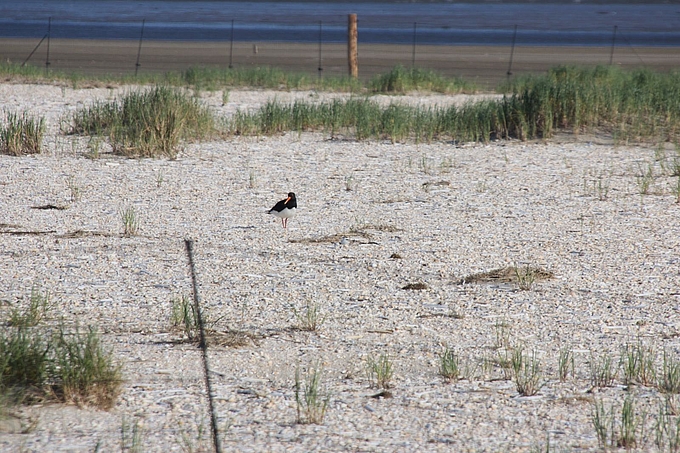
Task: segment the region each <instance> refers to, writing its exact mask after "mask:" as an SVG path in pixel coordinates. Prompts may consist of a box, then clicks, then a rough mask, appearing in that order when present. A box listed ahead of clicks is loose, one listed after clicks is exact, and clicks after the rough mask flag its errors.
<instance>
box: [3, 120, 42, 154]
mask: <svg viewBox="0 0 680 453" xmlns="http://www.w3.org/2000/svg"><path fill="white" fill-rule="evenodd" d="M44 134H45V118H43V117H39V118H34V117H32V116H31V115H29V114H28V112H23V113H20V114H19V113H14V112H6V113H5V121H4V124H2V125H0V153H1V154H9V155H10V156H21V155H24V154H39V153H40V152H41V151H42V141H43V136H44Z"/></svg>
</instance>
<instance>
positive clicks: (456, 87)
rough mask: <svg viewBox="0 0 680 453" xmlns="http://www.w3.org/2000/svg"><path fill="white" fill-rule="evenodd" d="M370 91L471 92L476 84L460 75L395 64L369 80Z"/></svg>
mask: <svg viewBox="0 0 680 453" xmlns="http://www.w3.org/2000/svg"><path fill="white" fill-rule="evenodd" d="M368 87H369V89H370V91H373V92H375V93H400V94H403V93H408V92H411V91H430V92H436V93H448V94H455V93H463V92H466V93H470V92H474V91H475V89H476V87H475V86H474V84H472V83H470V82H467V81H465V80H463V79H461V78H459V77H445V76H443V75H441V74H439V73H437V72H435V71H432V70H430V69H423V68H418V67H412V68H405V67H403V66H401V65H399V66H395V67H394V68H392V69H391V70H390V71H388V72H386V73H384V74H378V75H376V76H375V77H373V78H372V79H371V80H370V81H369V82H368Z"/></svg>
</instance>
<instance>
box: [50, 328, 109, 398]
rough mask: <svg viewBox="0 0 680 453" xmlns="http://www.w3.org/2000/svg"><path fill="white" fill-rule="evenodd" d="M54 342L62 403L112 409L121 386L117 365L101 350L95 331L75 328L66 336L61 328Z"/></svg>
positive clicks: (56, 371)
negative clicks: (83, 330) (82, 331)
mask: <svg viewBox="0 0 680 453" xmlns="http://www.w3.org/2000/svg"><path fill="white" fill-rule="evenodd" d="M53 341H54V342H55V343H56V345H55V364H56V369H55V374H56V377H57V378H58V382H59V383H60V385H59V393H60V394H61V396H62V398H63V400H64V401H66V402H74V403H85V404H89V405H92V406H96V407H101V408H104V409H109V408H111V407H113V405H114V403H115V401H116V398H117V397H118V394H119V392H120V385H121V383H122V379H121V373H120V366H116V365H114V364H113V359H112V356H111V353H110V352H106V351H104V349H103V347H102V345H101V340H100V337H99V334H98V332H97V331H96V330H94V329H93V328H91V327H90V328H88V330H87V332H85V333H81V332H80V331H79V330H77V329H76V331H75V332H74V333H67V332H66V331H65V330H64V328H63V327H62V328H61V329H59V332H58V333H57V334H56V335H55V338H54V340H53Z"/></svg>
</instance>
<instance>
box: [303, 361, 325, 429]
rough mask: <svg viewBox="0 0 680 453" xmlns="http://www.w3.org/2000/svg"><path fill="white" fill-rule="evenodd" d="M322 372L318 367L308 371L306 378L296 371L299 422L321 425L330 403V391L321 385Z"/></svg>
mask: <svg viewBox="0 0 680 453" xmlns="http://www.w3.org/2000/svg"><path fill="white" fill-rule="evenodd" d="M321 375H322V370H321V368H319V367H318V366H317V367H316V368H313V369H310V370H308V372H307V373H306V376H301V375H300V369H299V368H297V369H296V370H295V403H296V406H297V422H298V423H310V424H316V425H320V424H321V423H323V419H324V417H325V416H326V411H327V410H328V405H329V403H330V394H329V393H328V390H327V389H325V388H323V387H322V385H321Z"/></svg>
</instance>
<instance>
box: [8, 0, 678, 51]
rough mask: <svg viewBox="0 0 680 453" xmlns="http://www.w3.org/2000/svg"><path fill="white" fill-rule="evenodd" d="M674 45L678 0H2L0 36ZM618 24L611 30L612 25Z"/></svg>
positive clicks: (455, 43) (482, 43) (454, 43)
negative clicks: (353, 28) (353, 35)
mask: <svg viewBox="0 0 680 453" xmlns="http://www.w3.org/2000/svg"><path fill="white" fill-rule="evenodd" d="M350 13H356V14H357V15H358V19H359V42H360V43H394V44H412V43H413V42H414V40H415V41H416V42H417V43H418V44H441V45H508V44H509V43H510V41H511V40H512V37H513V32H514V27H515V25H517V36H516V42H517V44H518V45H546V46H561V45H567V46H569V45H586V46H588V45H592V46H607V45H610V44H611V43H612V40H613V39H616V40H617V42H618V44H619V45H630V46H680V31H679V30H680V5H677V4H650V3H641V4H597V5H596V4H581V3H559V4H558V3H541V4H537V3H394V2H392V3H374V2H362V3H342V2H314V3H305V2H283V1H282V2H228V1H186V0H185V1H182V0H178V1H154V0H151V1H149V0H146V1H144V0H142V1H140V0H136V1H134V0H72V1H59V0H44V1H36V0H23V1H16V0H0V37H21V38H37V39H40V38H42V37H43V36H45V35H46V33H47V32H48V19H49V18H52V21H51V28H50V35H51V37H52V38H84V39H139V37H140V32H141V24H142V20H145V28H144V38H145V39H157V40H182V41H228V40H230V39H231V36H232V23H233V37H234V40H236V41H282V42H317V41H319V40H322V41H323V42H328V43H330V42H345V41H346V33H347V31H346V27H347V15H348V14H350ZM615 27H616V30H617V31H616V36H614V28H615Z"/></svg>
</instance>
